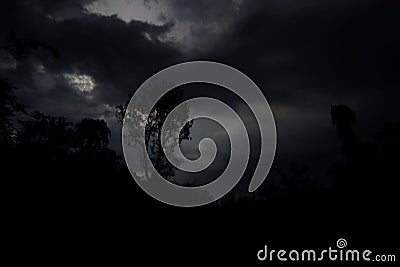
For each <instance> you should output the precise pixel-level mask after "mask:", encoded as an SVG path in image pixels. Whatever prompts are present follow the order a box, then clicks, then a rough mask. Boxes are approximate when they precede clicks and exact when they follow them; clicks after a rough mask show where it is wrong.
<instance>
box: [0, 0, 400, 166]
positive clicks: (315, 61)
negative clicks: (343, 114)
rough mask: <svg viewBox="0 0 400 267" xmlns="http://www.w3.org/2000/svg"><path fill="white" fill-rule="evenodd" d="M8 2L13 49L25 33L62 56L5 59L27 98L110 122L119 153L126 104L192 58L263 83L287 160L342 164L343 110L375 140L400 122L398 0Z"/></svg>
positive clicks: (1, 70) (0, 68)
mask: <svg viewBox="0 0 400 267" xmlns="http://www.w3.org/2000/svg"><path fill="white" fill-rule="evenodd" d="M1 6H2V8H1V10H0V14H1V16H0V21H1V23H0V42H1V43H4V41H5V38H6V36H7V33H9V32H10V31H13V32H15V33H16V34H17V35H18V36H19V37H21V38H24V39H33V40H38V41H40V42H43V43H46V44H48V45H49V46H52V47H55V48H57V49H58V50H59V51H60V54H61V57H60V58H59V59H54V58H53V57H52V56H51V55H50V54H49V53H48V52H47V51H44V50H43V51H42V50H39V51H37V52H35V53H33V54H32V55H30V56H29V57H28V58H27V59H25V60H23V61H21V62H16V61H14V60H13V59H12V58H11V57H10V56H8V55H7V54H5V53H3V52H2V53H0V74H1V75H3V76H6V77H8V78H9V79H10V80H11V81H12V82H13V83H14V84H15V85H16V86H17V87H18V91H17V95H18V97H19V99H20V101H21V102H23V103H25V104H27V105H29V106H30V107H31V108H32V109H37V110H40V111H42V112H44V113H46V114H49V115H62V116H67V117H68V118H70V119H71V120H73V121H78V120H80V119H82V118H84V117H92V118H103V119H105V120H106V121H107V123H108V125H109V127H110V128H111V130H112V140H111V144H110V145H111V148H113V149H115V150H116V151H120V150H121V145H120V142H121V137H120V136H121V134H120V132H121V126H120V125H119V124H118V122H117V120H116V118H115V116H114V113H115V106H116V105H118V104H121V103H124V102H125V101H126V100H127V99H128V95H129V94H132V93H133V92H134V91H135V90H136V88H137V87H138V86H140V84H141V83H142V82H144V80H146V79H147V78H148V77H149V76H150V75H152V74H154V73H156V72H157V71H159V70H161V69H163V68H165V67H167V66H171V65H174V64H177V63H180V62H185V61H189V60H210V61H217V62H221V63H225V64H228V65H231V66H233V67H235V68H237V69H239V70H241V71H242V72H244V73H246V74H247V75H248V76H249V77H251V78H252V79H253V80H254V82H256V84H257V85H258V86H259V87H260V88H261V90H262V91H263V93H264V95H265V96H266V98H267V100H268V101H269V103H270V105H271V108H272V110H273V112H274V116H275V119H276V124H277V131H278V147H277V161H278V163H277V164H279V162H285V161H291V160H297V159H302V160H306V161H307V162H309V164H310V165H312V166H316V167H315V168H314V169H317V170H318V169H320V170H321V172H322V170H325V169H326V168H327V167H328V166H329V165H330V164H332V160H333V161H335V160H339V161H340V160H341V157H340V152H339V146H338V144H339V141H338V140H337V136H336V131H335V129H334V128H333V127H332V125H331V122H330V115H329V111H330V106H331V105H333V104H346V105H348V106H350V107H351V108H352V109H353V110H354V111H355V112H356V114H357V126H356V130H357V133H358V134H359V135H361V136H362V137H363V138H365V139H371V138H373V136H374V134H376V133H377V132H379V131H380V130H381V129H382V127H383V125H384V122H391V121H394V120H398V119H399V116H398V115H399V112H398V105H397V101H398V100H397V99H398V97H399V95H400V93H399V84H400V80H399V75H398V73H399V49H398V47H400V42H399V27H400V19H399V16H398V14H399V11H400V9H399V7H400V4H399V3H397V1H386V0H375V1H373V0H267V1H256V0H221V1H212V0H197V1H189V0H181V1H179V0H165V1H161V0H115V1H110V0H73V1H67V0H38V1H33V0H26V1H7V2H4V3H2V4H1ZM199 90H200V89H199ZM211 91H213V90H211V89H209V92H211ZM196 127H197V129H198V130H200V129H201V128H202V127H201V123H199V124H198V125H197V126H196ZM195 129H196V128H194V129H193V131H194V130H195ZM282 164H283V163H282Z"/></svg>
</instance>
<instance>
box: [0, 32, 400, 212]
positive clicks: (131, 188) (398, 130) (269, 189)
mask: <svg viewBox="0 0 400 267" xmlns="http://www.w3.org/2000/svg"><path fill="white" fill-rule="evenodd" d="M39 47H44V48H45V49H50V51H52V53H53V54H54V55H55V56H59V53H58V52H57V51H56V50H55V49H52V48H49V47H48V46H46V45H44V44H41V43H37V42H33V43H32V42H30V41H24V40H20V39H18V38H17V37H15V35H10V37H9V38H8V39H7V44H6V45H4V46H2V47H1V49H4V50H6V51H8V52H9V53H10V54H11V55H12V56H13V57H14V58H15V59H16V60H22V59H23V58H24V57H26V55H27V54H28V53H29V52H30V51H31V50H35V49H37V48H39ZM15 90H16V88H15V87H14V86H13V84H12V83H11V82H10V81H9V80H7V79H6V78H1V79H0V144H1V152H0V153H1V157H2V161H3V163H2V168H3V170H2V173H3V175H2V177H3V178H2V180H3V183H4V184H5V185H6V186H10V187H11V188H12V190H15V191H16V193H17V194H15V201H17V202H18V201H23V202H24V203H25V204H26V205H33V206H35V205H45V206H50V207H53V206H54V207H55V206H58V205H64V207H70V206H71V207H76V206H79V208H80V210H90V209H94V208H105V207H107V206H110V205H111V206H113V205H114V204H115V203H116V202H115V201H118V203H126V204H127V205H128V206H129V205H131V204H133V203H135V201H136V203H139V204H138V205H139V206H140V205H144V203H147V204H149V203H151V200H149V197H146V195H145V193H144V192H142V191H141V190H140V189H139V188H138V186H136V184H134V181H133V179H132V178H131V176H130V174H129V172H128V170H127V168H126V166H125V164H124V162H123V160H122V159H121V157H119V156H118V155H117V154H116V153H115V152H114V151H112V150H111V149H109V148H108V143H109V138H110V135H111V132H110V129H109V128H108V126H107V124H106V122H105V121H104V120H102V119H92V118H84V119H82V120H81V121H79V122H78V123H73V122H71V121H70V120H68V119H67V118H65V117H57V116H48V115H46V114H43V113H41V112H40V111H29V108H28V107H26V106H25V105H23V104H21V103H19V102H18V100H17V98H16V97H15V95H14V91H15ZM181 98H182V92H181V91H179V90H178V91H175V92H174V93H173V94H171V95H169V96H167V98H164V99H162V100H161V102H160V103H159V104H158V108H157V110H153V112H152V114H151V115H150V116H149V120H148V126H147V128H146V143H147V144H148V150H149V151H150V154H151V155H153V156H151V158H152V161H153V163H154V165H155V166H156V168H157V169H158V170H159V171H160V172H161V173H163V174H164V176H166V178H168V177H169V176H173V174H174V171H173V169H172V168H171V167H170V165H169V164H167V162H166V161H165V156H164V155H163V152H162V149H160V140H159V139H160V138H159V136H160V131H161V127H162V123H163V121H164V119H165V117H166V116H167V115H168V113H169V112H170V111H171V110H172V108H173V107H174V103H176V102H177V101H179V100H180V99H181ZM127 104H128V102H127V103H125V104H123V105H120V106H118V107H117V109H116V116H117V117H118V119H120V121H121V122H122V119H123V117H124V114H125V111H126V106H127ZM331 119H332V124H333V126H334V127H336V130H337V132H338V136H339V138H340V140H341V142H342V145H341V151H342V153H343V155H344V157H345V159H346V163H345V164H342V165H335V166H334V167H333V168H332V170H331V174H332V175H334V176H335V177H336V181H337V183H336V185H335V186H334V187H333V188H329V189H321V188H319V187H318V186H316V184H315V177H311V176H310V175H308V169H309V168H310V167H309V166H308V165H307V164H306V163H304V162H301V161H295V162H293V164H292V165H291V167H290V168H289V169H286V170H283V169H275V170H273V171H272V173H271V175H272V176H273V177H272V178H271V179H270V180H272V181H275V182H270V183H268V185H267V186H264V189H263V190H262V191H261V192H258V194H257V195H256V196H241V197H235V196H233V195H232V194H228V195H227V196H226V197H224V198H223V199H222V200H221V201H219V203H218V204H219V205H223V206H230V204H233V203H235V205H236V206H237V205H239V206H240V205H243V206H247V204H249V203H251V204H252V205H254V203H258V204H261V205H268V203H269V201H272V200H274V199H278V200H279V201H278V202H273V203H274V204H277V205H279V203H281V200H287V201H288V202H290V201H291V200H293V199H296V203H299V202H301V201H310V202H313V201H318V202H320V201H323V200H326V201H327V202H330V203H333V202H335V203H336V202H337V201H338V199H339V202H340V203H342V204H343V203H345V204H349V203H351V204H357V203H362V202H364V201H369V202H368V203H381V204H382V203H391V201H394V197H395V195H396V190H397V188H396V187H397V184H398V182H397V180H398V177H399V176H398V170H397V168H396V167H397V164H398V159H399V157H398V152H399V151H400V138H399V137H400V124H399V123H392V124H386V125H385V127H384V129H383V131H381V132H380V133H379V135H378V136H377V138H376V141H375V142H374V143H364V142H362V141H361V140H360V138H359V137H358V136H357V135H356V134H355V133H354V132H353V130H352V126H353V124H354V123H355V119H356V118H355V114H354V112H353V111H352V110H351V109H350V108H349V107H347V106H344V105H338V106H332V108H331ZM190 127H191V123H189V124H188V125H187V126H186V127H185V128H184V130H183V131H182V133H181V139H182V140H183V139H188V138H189V135H190ZM396 175H397V176H396ZM277 181H278V182H277ZM282 192H283V193H282ZM18 196H23V200H22V198H21V199H18ZM26 199H29V201H28V202H26ZM113 203H114V204H113ZM152 203H154V202H152ZM71 204H74V205H71ZM147 204H145V205H147ZM218 204H217V205H218ZM149 205H150V204H149Z"/></svg>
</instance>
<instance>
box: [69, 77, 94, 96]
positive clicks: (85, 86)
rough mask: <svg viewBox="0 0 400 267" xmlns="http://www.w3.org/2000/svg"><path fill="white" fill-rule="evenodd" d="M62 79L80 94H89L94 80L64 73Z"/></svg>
mask: <svg viewBox="0 0 400 267" xmlns="http://www.w3.org/2000/svg"><path fill="white" fill-rule="evenodd" d="M63 77H64V78H65V79H66V80H67V82H68V84H69V85H70V86H71V87H72V88H74V89H76V90H79V91H81V92H91V91H92V90H93V88H94V86H95V83H94V79H93V78H92V77H91V76H89V75H85V74H77V73H64V74H63Z"/></svg>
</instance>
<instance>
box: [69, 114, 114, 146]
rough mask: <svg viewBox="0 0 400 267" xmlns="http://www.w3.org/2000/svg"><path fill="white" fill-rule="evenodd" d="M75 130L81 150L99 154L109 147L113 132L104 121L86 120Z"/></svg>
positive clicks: (76, 126) (77, 125)
mask: <svg viewBox="0 0 400 267" xmlns="http://www.w3.org/2000/svg"><path fill="white" fill-rule="evenodd" d="M75 129H76V131H75V137H76V142H77V146H78V148H79V149H80V150H82V151H92V152H98V151H101V150H103V149H105V148H106V147H107V146H108V143H109V137H110V135H111V131H110V129H109V128H108V127H107V123H106V122H105V121H104V120H99V119H90V118H84V119H82V120H81V121H80V122H78V123H77V124H76V125H75Z"/></svg>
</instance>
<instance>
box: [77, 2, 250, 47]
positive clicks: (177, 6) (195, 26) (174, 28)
mask: <svg viewBox="0 0 400 267" xmlns="http://www.w3.org/2000/svg"><path fill="white" fill-rule="evenodd" d="M242 3H243V1H242V0H223V1H209V0H199V1H187V0H185V1H176V0H166V1H160V0H115V1H108V0H98V1H93V2H90V3H88V4H86V5H85V6H84V8H85V10H86V11H87V12H88V13H89V14H101V15H104V16H112V15H115V16H117V17H118V18H120V19H121V20H123V21H125V22H126V23H129V22H131V21H142V22H145V23H150V24H154V25H171V27H170V29H169V30H168V31H166V32H165V33H163V34H161V35H159V36H157V39H158V40H160V41H161V42H170V43H173V44H174V45H175V46H177V47H178V48H179V49H183V50H185V51H193V50H195V51H196V50H198V51H206V50H208V49H212V45H213V44H214V42H215V41H216V40H218V39H219V38H221V36H223V35H224V34H226V33H228V32H231V31H232V30H233V29H232V27H233V24H234V22H235V21H237V20H239V19H240V18H241V17H243V16H244V13H245V12H243V10H242Z"/></svg>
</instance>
